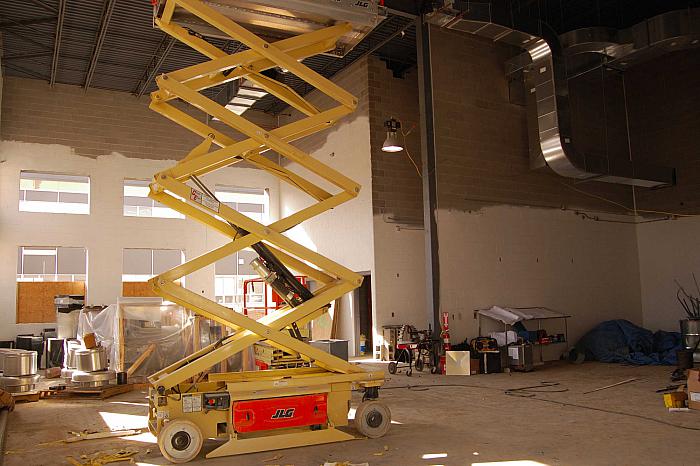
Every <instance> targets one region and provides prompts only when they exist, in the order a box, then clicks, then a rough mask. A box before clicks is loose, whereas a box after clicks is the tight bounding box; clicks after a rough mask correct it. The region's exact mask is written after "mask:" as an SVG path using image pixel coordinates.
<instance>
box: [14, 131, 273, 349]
mask: <svg viewBox="0 0 700 466" xmlns="http://www.w3.org/2000/svg"><path fill="white" fill-rule="evenodd" d="M0 160H4V162H3V163H1V164H0V257H3V258H5V260H4V261H2V263H0V322H2V323H3V325H0V338H3V339H6V338H13V337H14V336H15V334H17V333H20V332H34V331H38V330H41V329H42V328H44V327H45V325H41V324H40V325H28V324H27V325H24V324H23V325H16V324H15V315H16V285H15V274H16V270H17V264H16V258H17V247H18V246H75V247H85V248H87V251H88V296H87V300H88V303H89V304H93V305H96V304H110V303H114V302H116V299H117V297H118V296H119V295H120V294H121V273H122V272H121V269H122V249H123V248H164V249H182V250H184V251H185V257H186V259H191V258H193V257H196V256H198V255H200V254H202V253H204V252H207V251H209V250H211V249H213V248H215V247H217V246H219V245H221V244H223V242H224V237H223V236H221V235H220V234H219V233H216V232H214V231H213V230H211V229H209V228H205V227H204V226H202V225H200V224H198V223H196V222H195V221H193V220H189V219H184V220H182V219H160V218H136V217H124V216H123V208H122V205H123V198H122V193H123V188H122V181H123V179H124V178H137V179H150V178H151V177H152V175H153V174H154V173H156V172H158V171H160V170H163V169H165V168H167V167H169V166H172V164H173V163H174V162H173V161H167V160H158V161H156V160H144V159H134V158H125V157H123V156H121V155H119V154H117V153H112V154H110V155H104V156H100V157H97V158H88V157H82V156H78V155H75V154H74V153H73V152H72V150H71V148H69V147H66V146H62V145H49V144H34V143H22V142H12V141H2V142H0ZM20 170H37V171H49V172H57V173H70V174H79V175H88V176H90V182H91V213H90V215H66V214H41V213H29V212H19V209H18V206H19V174H20ZM204 181H205V183H207V184H208V185H209V186H211V187H213V186H214V185H215V184H222V185H233V186H243V187H257V188H268V189H269V190H270V217H271V221H274V220H275V219H277V217H278V205H279V204H278V199H279V192H278V189H279V184H278V181H277V179H276V178H274V177H272V176H270V175H267V174H266V173H265V172H263V171H261V170H256V169H247V168H227V169H223V170H220V171H218V172H215V173H213V174H211V175H207V176H205V177H204ZM186 286H187V288H189V289H191V290H193V291H196V292H198V293H202V294H203V295H205V296H207V297H209V298H213V295H214V269H213V266H211V267H208V268H206V269H204V270H201V271H198V272H196V273H194V274H192V275H189V276H187V277H186Z"/></svg>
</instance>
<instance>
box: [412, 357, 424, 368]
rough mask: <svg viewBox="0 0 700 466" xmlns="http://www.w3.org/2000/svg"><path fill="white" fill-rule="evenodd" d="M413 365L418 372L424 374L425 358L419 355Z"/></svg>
mask: <svg viewBox="0 0 700 466" xmlns="http://www.w3.org/2000/svg"><path fill="white" fill-rule="evenodd" d="M413 365H414V367H415V368H416V370H417V371H418V372H423V368H424V367H425V362H423V358H422V357H421V356H420V355H419V356H418V357H417V358H416V362H415V363H414V364H413Z"/></svg>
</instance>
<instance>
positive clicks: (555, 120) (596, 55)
mask: <svg viewBox="0 0 700 466" xmlns="http://www.w3.org/2000/svg"><path fill="white" fill-rule="evenodd" d="M429 21H430V22H431V23H433V24H436V25H438V26H440V27H444V28H447V29H454V30H458V31H462V32H467V33H470V34H474V35H477V36H480V37H484V38H487V39H490V40H492V41H494V42H499V43H505V44H508V45H512V46H517V47H519V48H521V49H523V50H525V53H524V54H522V55H520V56H518V57H515V59H513V60H511V61H509V62H508V64H507V67H508V70H507V72H508V73H512V72H515V71H517V70H519V69H524V70H525V71H527V73H526V74H525V75H526V82H525V84H526V92H527V98H528V129H529V134H530V156H531V160H532V161H533V163H532V164H531V165H532V166H533V168H537V167H539V166H543V165H544V164H546V165H547V166H549V167H550V168H551V169H552V170H554V172H555V173H557V174H559V175H561V176H565V177H568V178H576V179H580V180H592V179H595V180H596V181H605V182H610V183H619V184H627V185H635V186H644V187H659V186H667V185H672V184H674V183H675V170H674V169H673V168H669V167H660V166H653V165H649V164H643V163H639V162H632V161H630V160H628V159H627V158H621V157H620V158H614V157H605V156H600V155H593V154H585V153H582V152H581V151H579V150H577V147H576V143H575V141H574V139H573V138H572V131H571V113H570V107H569V79H571V78H572V77H573V76H578V75H580V74H582V73H585V72H586V71H590V70H591V69H594V68H596V67H600V66H601V65H604V66H606V67H609V68H613V69H617V70H621V71H622V70H625V69H627V68H628V67H630V66H632V65H634V64H637V63H640V62H642V61H644V60H648V59H651V58H655V57H657V56H660V55H662V54H664V53H668V52H670V51H675V50H681V49H687V48H694V47H699V45H698V39H699V38H700V9H688V10H681V11H672V12H669V13H665V14H662V15H659V16H656V17H653V18H651V19H649V20H646V21H644V22H642V23H639V24H637V25H635V26H632V27H631V28H628V29H625V30H620V31H618V30H614V29H609V28H586V29H579V30H575V31H571V32H567V33H566V34H563V35H562V36H561V37H558V36H557V35H556V34H555V33H553V32H552V31H550V30H548V29H547V28H545V27H544V25H543V24H542V23H539V24H535V25H528V26H525V27H520V28H513V27H511V26H509V25H507V24H509V20H504V21H499V20H498V19H497V18H494V17H493V15H492V10H491V5H490V4H488V3H473V2H464V1H455V0H446V1H444V2H443V5H442V7H441V8H439V9H437V10H436V11H435V12H433V13H432V14H431V15H430V17H429ZM523 29H525V30H528V31H529V32H525V31H524V30H523Z"/></svg>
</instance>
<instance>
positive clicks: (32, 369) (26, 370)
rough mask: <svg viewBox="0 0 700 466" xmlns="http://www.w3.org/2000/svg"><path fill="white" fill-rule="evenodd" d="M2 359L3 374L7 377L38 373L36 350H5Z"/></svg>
mask: <svg viewBox="0 0 700 466" xmlns="http://www.w3.org/2000/svg"><path fill="white" fill-rule="evenodd" d="M2 360H3V362H2V370H3V375H4V376H6V377H22V376H26V375H34V374H36V370H37V365H36V363H37V354H36V351H26V350H13V351H11V352H3V354H2Z"/></svg>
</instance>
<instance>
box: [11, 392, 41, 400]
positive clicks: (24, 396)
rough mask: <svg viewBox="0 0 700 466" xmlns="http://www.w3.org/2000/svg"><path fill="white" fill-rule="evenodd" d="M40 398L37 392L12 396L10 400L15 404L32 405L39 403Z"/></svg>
mask: <svg viewBox="0 0 700 466" xmlns="http://www.w3.org/2000/svg"><path fill="white" fill-rule="evenodd" d="M40 398H41V396H40V393H39V392H38V391H34V392H27V393H13V394H12V399H13V400H15V403H33V402H35V401H39V399H40Z"/></svg>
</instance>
